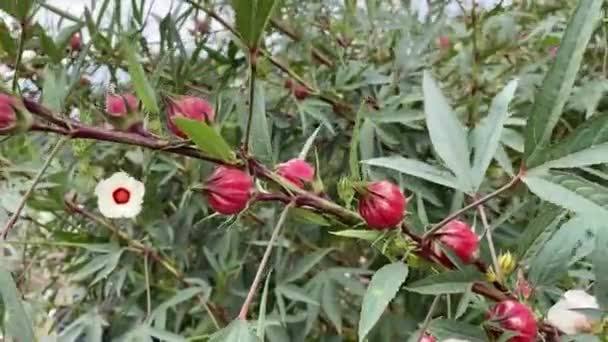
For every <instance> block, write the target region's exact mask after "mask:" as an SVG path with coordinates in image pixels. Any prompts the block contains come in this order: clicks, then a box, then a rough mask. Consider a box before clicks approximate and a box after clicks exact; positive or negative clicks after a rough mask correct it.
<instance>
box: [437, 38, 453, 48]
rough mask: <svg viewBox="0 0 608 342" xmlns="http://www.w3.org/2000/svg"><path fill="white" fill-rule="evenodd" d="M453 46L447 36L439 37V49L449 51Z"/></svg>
mask: <svg viewBox="0 0 608 342" xmlns="http://www.w3.org/2000/svg"><path fill="white" fill-rule="evenodd" d="M450 45H451V43H450V38H448V37H446V36H440V37H439V47H440V48H442V49H447V48H449V47H450Z"/></svg>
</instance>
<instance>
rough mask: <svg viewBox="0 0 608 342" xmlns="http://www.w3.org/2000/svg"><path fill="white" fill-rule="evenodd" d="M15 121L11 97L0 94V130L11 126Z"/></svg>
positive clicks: (15, 116)
mask: <svg viewBox="0 0 608 342" xmlns="http://www.w3.org/2000/svg"><path fill="white" fill-rule="evenodd" d="M16 121H17V115H16V114H15V109H14V107H13V97H12V96H10V95H6V94H0V131H2V130H4V129H9V128H11V127H13V126H14V125H15V122H16Z"/></svg>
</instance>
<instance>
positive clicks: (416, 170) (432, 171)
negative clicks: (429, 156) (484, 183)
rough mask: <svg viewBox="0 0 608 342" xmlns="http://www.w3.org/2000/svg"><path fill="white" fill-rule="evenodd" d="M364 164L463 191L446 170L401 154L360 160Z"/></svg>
mask: <svg viewBox="0 0 608 342" xmlns="http://www.w3.org/2000/svg"><path fill="white" fill-rule="evenodd" d="M362 163H364V164H366V165H373V166H380V167H385V168H387V169H391V170H395V171H399V172H401V173H405V174H407V175H410V176H414V177H418V178H422V179H424V180H427V181H429V182H433V183H435V184H441V185H444V186H447V187H450V188H453V189H458V190H462V191H465V189H466V188H464V187H463V186H462V185H461V184H460V183H459V182H458V180H457V179H456V177H454V175H453V174H452V173H450V171H448V170H442V169H440V168H438V167H435V166H433V165H430V164H427V163H424V162H421V161H419V160H415V159H409V158H404V157H401V156H394V157H381V158H374V159H368V160H364V161H362Z"/></svg>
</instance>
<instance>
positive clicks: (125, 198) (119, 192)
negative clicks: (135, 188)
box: [112, 188, 131, 204]
mask: <svg viewBox="0 0 608 342" xmlns="http://www.w3.org/2000/svg"><path fill="white" fill-rule="evenodd" d="M112 198H114V202H116V204H125V203H127V202H129V198H131V193H130V192H129V190H127V189H125V188H118V189H116V190H114V192H113V193H112Z"/></svg>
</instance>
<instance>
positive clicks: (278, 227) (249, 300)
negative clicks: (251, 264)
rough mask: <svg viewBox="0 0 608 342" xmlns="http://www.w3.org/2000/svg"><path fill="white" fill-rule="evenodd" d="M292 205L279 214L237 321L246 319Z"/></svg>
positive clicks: (292, 203)
mask: <svg viewBox="0 0 608 342" xmlns="http://www.w3.org/2000/svg"><path fill="white" fill-rule="evenodd" d="M294 204H295V203H294V202H291V203H289V204H288V205H287V206H285V208H284V209H283V212H282V213H281V216H280V217H279V220H278V221H277V224H276V225H275V227H274V230H273V231H272V235H271V236H270V240H269V241H268V246H266V251H265V252H264V256H262V261H260V265H259V266H258V270H257V272H256V274H255V278H253V283H251V286H250V287H249V292H248V293H247V297H246V298H245V302H243V306H241V311H240V312H239V316H238V319H242V320H246V319H247V313H248V312H249V307H250V306H251V303H252V302H253V298H254V297H255V293H256V291H257V289H258V287H259V285H260V282H261V281H262V274H263V273H264V269H265V268H266V264H267V263H268V259H269V258H270V254H271V252H272V247H273V246H274V243H275V241H276V239H277V238H278V237H279V232H280V231H281V227H282V226H283V223H285V219H286V218H287V213H288V212H289V209H290V208H291V207H292V206H293V205H294Z"/></svg>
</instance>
